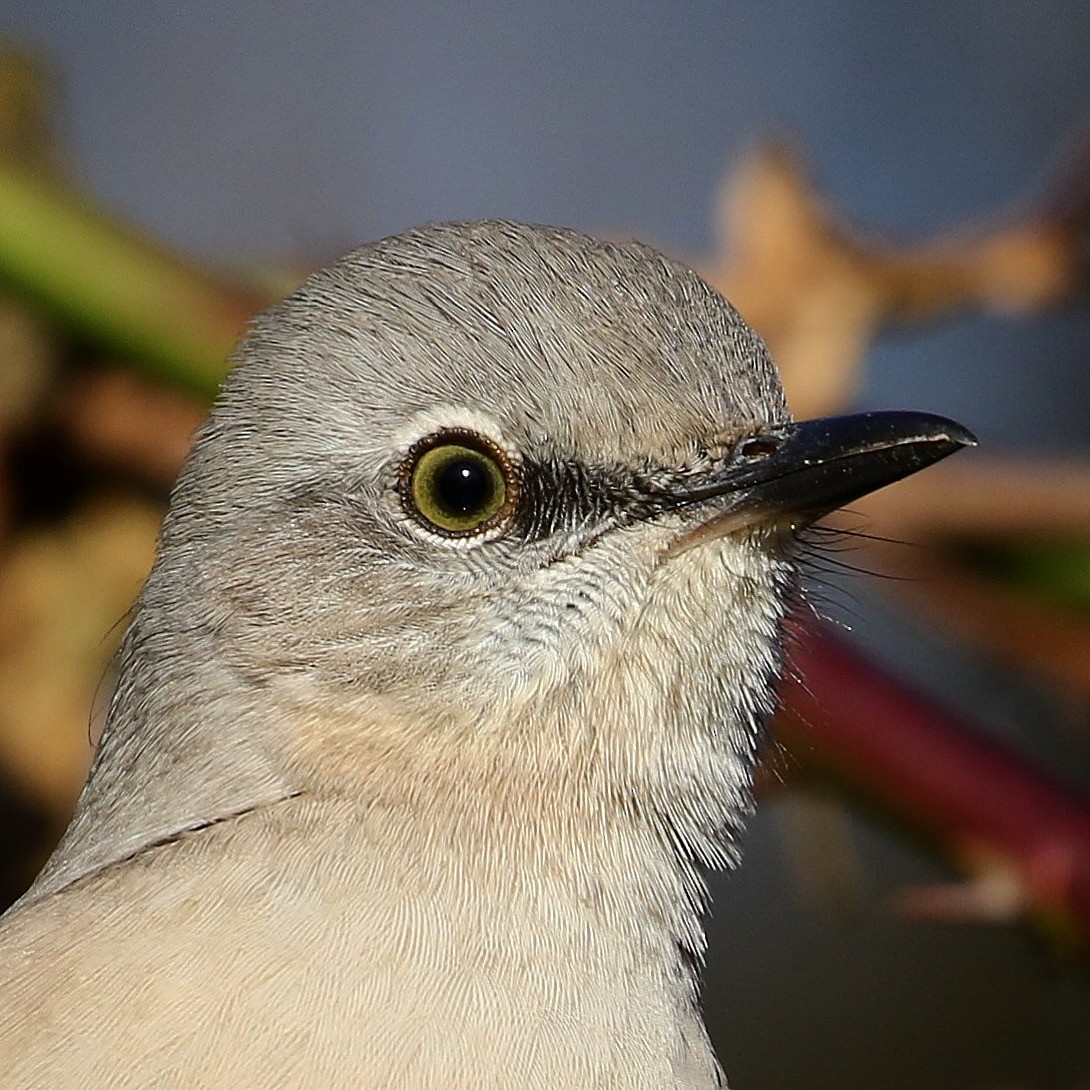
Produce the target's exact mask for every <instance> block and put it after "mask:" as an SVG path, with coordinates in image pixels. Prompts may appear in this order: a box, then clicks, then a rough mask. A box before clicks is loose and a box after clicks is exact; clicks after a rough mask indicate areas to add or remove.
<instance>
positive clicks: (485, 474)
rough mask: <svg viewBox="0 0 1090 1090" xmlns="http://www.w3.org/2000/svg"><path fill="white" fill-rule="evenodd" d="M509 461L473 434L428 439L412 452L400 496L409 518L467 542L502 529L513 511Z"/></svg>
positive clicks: (452, 433) (447, 434) (451, 433)
mask: <svg viewBox="0 0 1090 1090" xmlns="http://www.w3.org/2000/svg"><path fill="white" fill-rule="evenodd" d="M516 491H517V486H516V481H515V476H514V473H513V471H512V468H511V464H510V461H509V460H508V458H507V457H506V455H504V454H503V452H502V451H500V450H499V449H498V448H497V447H496V446H495V445H494V444H493V443H491V442H490V441H488V440H487V439H485V438H483V437H482V436H480V435H477V434H476V433H474V432H470V431H444V432H440V433H438V434H437V435H431V436H428V437H427V438H426V439H422V440H421V441H420V442H419V443H417V444H416V445H415V446H414V447H413V448H412V450H411V451H410V452H409V457H408V459H407V460H406V464H405V468H404V470H403V472H402V481H401V494H402V499H403V502H404V503H405V505H406V507H407V509H408V510H409V511H410V513H411V514H413V515H415V516H416V517H417V518H418V519H420V520H421V521H422V522H423V523H424V524H425V525H426V526H427V527H428V528H429V529H431V530H438V531H439V532H441V533H442V534H444V535H446V536H449V537H469V536H471V535H473V534H479V533H482V532H483V531H485V530H489V529H491V528H492V527H493V526H497V525H499V524H500V523H501V522H502V521H503V520H504V519H505V518H506V517H507V516H508V515H509V514H510V513H511V510H512V508H513V507H514V503H515V498H516Z"/></svg>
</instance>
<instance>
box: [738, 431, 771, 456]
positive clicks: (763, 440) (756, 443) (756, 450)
mask: <svg viewBox="0 0 1090 1090" xmlns="http://www.w3.org/2000/svg"><path fill="white" fill-rule="evenodd" d="M779 449H780V441H779V440H778V439H776V438H774V437H773V436H770V435H758V436H754V438H752V439H745V440H743V441H742V442H741V443H739V444H738V456H739V457H740V458H754V459H755V458H767V457H768V456H769V455H770V454H775V453H776V451H778V450H779Z"/></svg>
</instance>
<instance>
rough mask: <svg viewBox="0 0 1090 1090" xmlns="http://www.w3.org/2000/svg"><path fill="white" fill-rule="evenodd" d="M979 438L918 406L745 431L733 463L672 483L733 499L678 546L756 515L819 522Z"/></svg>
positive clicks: (756, 519)
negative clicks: (746, 434)
mask: <svg viewBox="0 0 1090 1090" xmlns="http://www.w3.org/2000/svg"><path fill="white" fill-rule="evenodd" d="M971 446H976V437H975V436H974V435H973V434H972V432H970V431H969V430H968V429H967V428H964V427H962V426H961V425H960V424H958V423H956V422H955V421H953V420H948V419H946V418H945V417H942V416H933V415H931V414H930V413H917V412H886V413H859V414H858V415H856V416H834V417H826V418H824V419H821V420H805V421H802V422H801V423H797V424H786V425H784V426H782V427H779V428H775V429H773V430H770V431H769V432H767V433H764V434H760V435H755V436H752V437H750V438H748V439H743V440H742V441H741V442H739V443H738V444H737V445H736V446H735V448H734V452H733V455H732V457H731V459H730V461H729V462H728V463H727V464H725V465H722V466H720V467H719V468H717V469H716V470H714V471H713V472H712V473H710V474H707V475H702V476H701V477H699V478H694V479H690V480H689V481H688V482H687V483H686V484H683V485H682V486H681V487H680V488H672V489H671V499H672V500H675V501H677V502H679V503H680V504H681V505H683V506H685V507H688V506H690V505H691V504H693V503H698V502H701V501H703V500H711V499H715V498H718V497H724V498H726V499H728V501H729V506H728V507H727V509H726V510H723V511H722V512H721V513H719V514H716V515H715V516H714V517H713V518H712V519H711V520H710V521H709V522H707V523H705V524H704V525H702V526H700V527H697V528H696V529H695V530H693V531H690V532H689V533H687V534H685V535H683V538H682V539H680V540H679V541H678V542H676V543H675V546H674V547H673V548H671V550H670V551H671V552H672V553H676V552H678V551H684V550H685V549H687V548H689V547H691V546H692V545H695V544H698V543H699V541H706V540H710V539H711V538H714V537H721V536H722V535H723V534H725V533H729V532H731V531H732V530H735V529H741V528H743V527H745V526H747V525H753V524H755V523H767V522H780V523H782V522H785V521H786V522H789V523H790V524H791V525H793V526H799V525H803V524H805V523H809V522H812V521H814V520H815V519H817V518H820V517H821V516H822V515H824V514H827V513H828V512H830V511H832V510H835V509H836V508H837V507H841V506H842V505H843V504H846V503H850V502H851V501H852V500H855V499H858V498H859V497H860V496H865V495H866V494H867V493H868V492H873V491H875V490H876V489H879V488H882V487H883V486H885V485H887V484H892V483H893V482H894V481H899V480H900V479H901V478H902V477H907V476H909V475H910V474H912V473H915V472H916V471H917V470H919V469H923V468H925V467H926V466H929V465H931V464H932V463H933V462H937V461H939V459H941V458H945V457H946V456H947V455H949V454H953V453H954V452H955V451H958V450H961V448H962V447H971Z"/></svg>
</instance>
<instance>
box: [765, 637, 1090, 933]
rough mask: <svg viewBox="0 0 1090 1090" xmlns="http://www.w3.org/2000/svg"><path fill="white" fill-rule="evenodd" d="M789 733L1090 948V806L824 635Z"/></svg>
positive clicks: (798, 653) (810, 650) (799, 658)
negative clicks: (1003, 877)
mask: <svg viewBox="0 0 1090 1090" xmlns="http://www.w3.org/2000/svg"><path fill="white" fill-rule="evenodd" d="M791 657H792V664H791V665H792V671H791V672H792V675H797V676H798V677H801V678H802V679H803V682H802V683H800V682H799V681H790V682H788V683H787V684H786V689H785V693H784V695H785V698H786V701H785V702H786V710H785V714H784V715H782V716H781V718H780V720H779V721H778V723H777V727H778V730H779V734H780V737H781V738H782V740H783V741H785V742H786V743H787V744H788V745H789V746H790V748H791V749H792V751H793V752H794V753H795V754H796V756H798V757H800V759H803V760H805V761H807V762H808V763H810V762H813V763H816V764H818V765H819V766H822V767H824V768H826V769H828V770H831V771H832V772H834V773H835V774H836V775H838V776H839V777H842V778H843V779H845V780H847V781H848V782H849V783H850V784H851V785H852V786H853V787H855V788H856V789H858V790H859V791H860V792H861V793H862V794H864V795H866V796H868V797H870V798H871V799H872V800H873V801H875V802H876V803H877V804H878V805H879V806H881V807H882V808H883V809H884V810H886V811H887V812H890V813H892V814H893V815H894V816H895V817H898V818H900V819H902V820H904V821H906V822H908V823H909V824H910V825H911V826H913V827H915V828H917V829H920V830H921V831H923V832H925V833H926V834H927V835H928V836H930V837H932V838H934V839H935V840H936V841H937V842H939V844H940V845H941V846H942V847H943V848H944V850H945V851H947V852H948V854H950V855H951V856H952V857H953V858H954V859H955V860H956V861H957V862H958V863H959V864H960V865H962V866H963V867H967V868H969V869H970V870H971V871H972V872H973V873H974V875H975V876H976V877H978V878H981V879H985V878H987V877H988V873H989V872H991V874H993V875H994V874H995V873H996V872H999V871H1006V872H1009V873H1010V874H1011V875H1012V876H1013V877H1014V878H1015V880H1016V881H1017V883H1018V885H1019V886H1020V891H1021V894H1022V898H1021V901H1022V904H1023V905H1024V907H1026V908H1029V909H1031V910H1033V911H1034V913H1035V914H1036V915H1037V917H1038V919H1039V920H1040V921H1041V922H1043V923H1045V924H1046V925H1047V926H1048V927H1049V929H1050V930H1053V931H1055V932H1057V933H1058V934H1059V935H1061V936H1063V937H1064V938H1066V939H1067V940H1068V941H1069V942H1070V941H1075V942H1078V943H1079V944H1084V943H1086V942H1087V941H1090V800H1088V799H1086V798H1084V797H1082V796H1080V795H1079V794H1078V793H1077V792H1075V791H1073V790H1072V789H1071V788H1070V787H1068V786H1066V785H1064V784H1063V783H1061V782H1060V781H1058V780H1056V779H1054V778H1052V777H1051V776H1049V775H1047V774H1046V773H1045V772H1043V771H1041V770H1039V769H1037V768H1034V767H1033V766H1032V765H1030V764H1029V763H1027V759H1026V757H1025V756H1024V755H1023V754H1021V753H1019V752H1018V751H1016V750H1015V749H1012V748H1011V747H1009V746H1007V745H1004V744H1003V743H1001V742H999V741H997V740H995V739H992V738H989V737H987V736H985V735H984V734H983V733H982V732H981V731H979V730H977V729H974V728H973V727H972V726H971V725H970V724H968V723H966V722H965V721H963V720H961V719H959V718H958V717H957V716H955V715H954V714H952V713H951V712H949V711H948V710H946V709H943V708H941V707H939V706H938V705H936V704H935V703H933V702H932V701H929V700H927V699H925V698H924V697H922V696H920V695H919V694H918V693H916V692H914V691H913V690H912V689H911V688H910V687H909V686H907V685H905V684H904V683H902V682H900V681H897V680H896V679H894V678H892V677H890V676H889V675H888V674H886V673H885V672H884V671H882V670H881V669H879V668H878V667H877V666H875V665H874V664H873V663H871V662H869V661H868V660H867V659H866V658H864V657H863V656H862V655H860V654H859V653H858V652H857V651H855V650H854V649H853V648H852V647H850V646H849V645H848V644H847V643H846V642H845V641H844V640H843V639H841V638H840V637H838V636H836V635H834V634H833V633H831V632H829V631H826V630H810V631H806V632H803V633H800V637H799V639H798V641H797V643H796V645H795V647H794V648H793V651H792V656H791Z"/></svg>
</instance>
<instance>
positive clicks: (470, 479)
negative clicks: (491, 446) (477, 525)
mask: <svg viewBox="0 0 1090 1090" xmlns="http://www.w3.org/2000/svg"><path fill="white" fill-rule="evenodd" d="M493 487H494V485H493V482H492V478H491V477H490V476H489V474H488V471H487V470H486V469H485V468H484V467H483V466H482V465H481V463H480V462H477V461H475V460H474V459H472V458H454V459H452V460H451V461H449V462H447V464H446V465H445V466H443V468H442V469H440V470H439V472H438V473H437V474H436V477H435V490H436V493H437V495H436V499H438V501H439V502H440V503H441V504H442V505H443V507H444V508H445V509H446V510H447V511H449V512H450V513H451V514H457V515H468V514H471V513H472V512H474V511H480V510H482V509H483V508H485V507H487V506H488V504H489V501H490V500H491V499H492V490H493Z"/></svg>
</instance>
